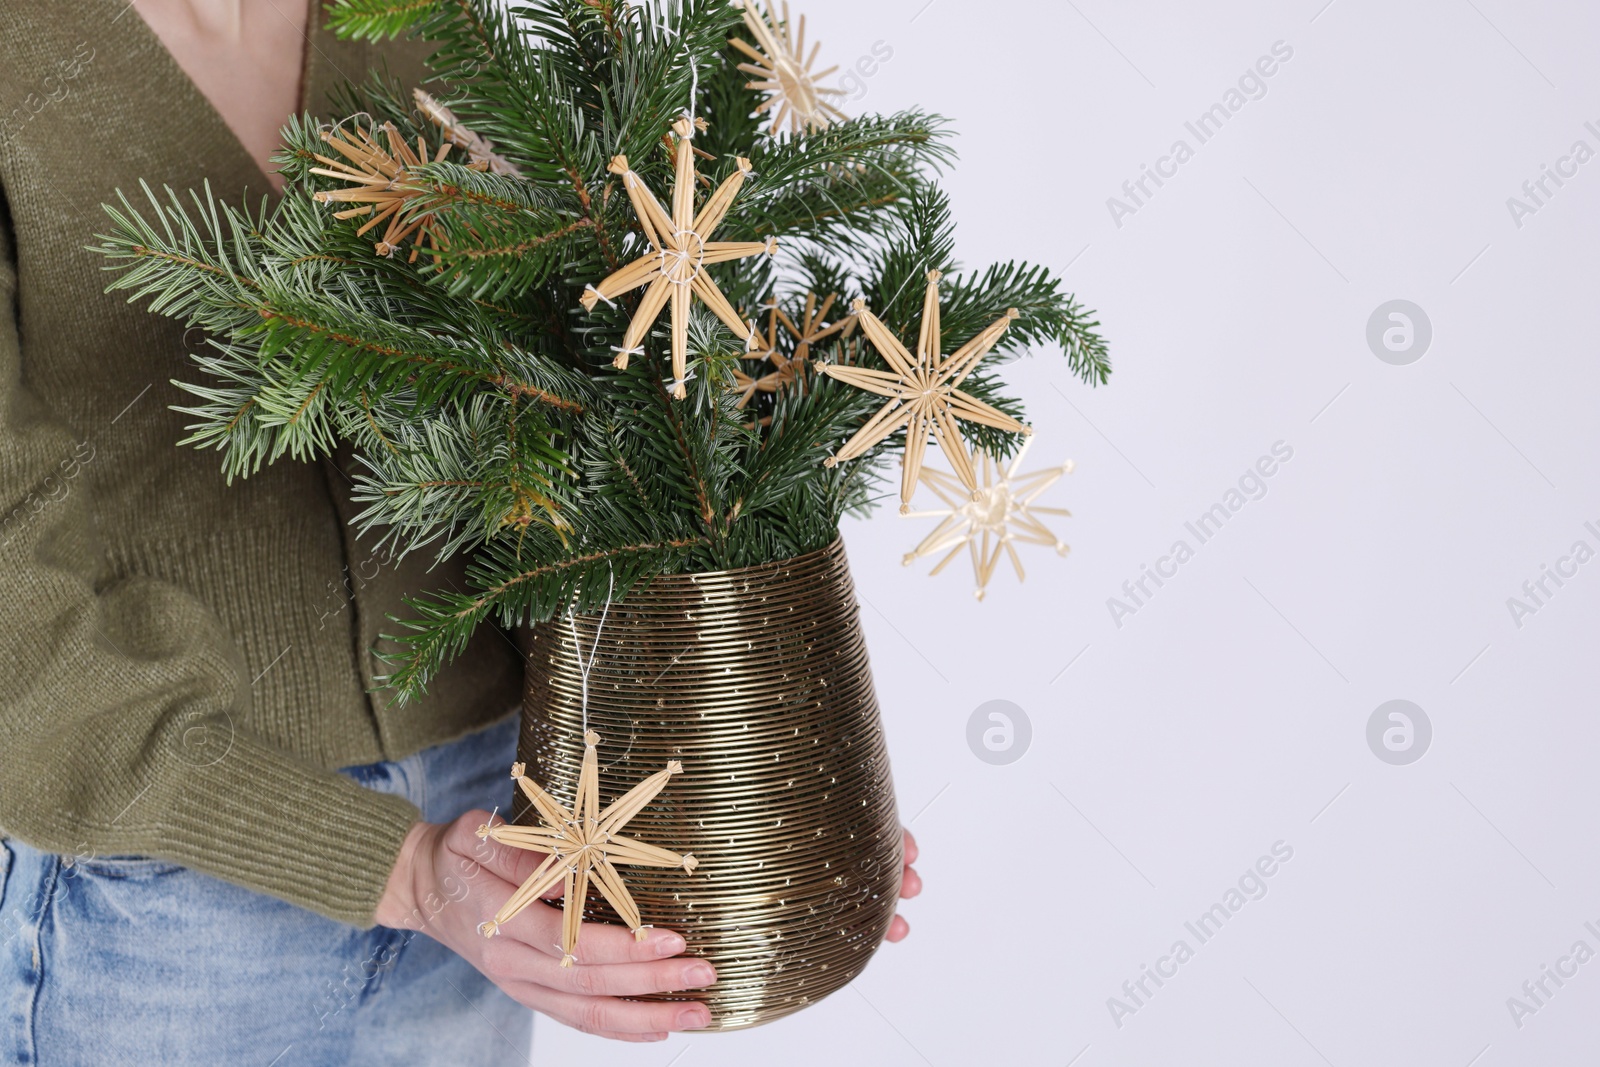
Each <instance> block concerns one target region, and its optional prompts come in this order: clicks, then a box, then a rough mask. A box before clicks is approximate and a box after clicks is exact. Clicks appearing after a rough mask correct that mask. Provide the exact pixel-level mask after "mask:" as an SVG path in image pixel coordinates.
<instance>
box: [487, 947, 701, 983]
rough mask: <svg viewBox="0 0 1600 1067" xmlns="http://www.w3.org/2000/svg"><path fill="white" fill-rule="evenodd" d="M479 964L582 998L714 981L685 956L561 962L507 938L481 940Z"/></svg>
mask: <svg viewBox="0 0 1600 1067" xmlns="http://www.w3.org/2000/svg"><path fill="white" fill-rule="evenodd" d="M580 947H582V946H581V944H580ZM483 963H484V966H485V969H486V970H487V972H488V973H489V974H490V976H491V977H493V978H496V979H503V980H505V981H509V982H531V983H532V984H534V985H538V986H543V987H544V988H546V989H550V990H554V991H556V992H562V993H576V994H578V995H579V996H585V997H601V996H604V997H642V996H648V995H649V994H652V993H676V992H683V991H685V990H691V989H703V988H705V987H706V986H709V985H711V984H713V983H714V982H716V980H717V972H716V969H715V968H713V967H712V966H711V964H709V963H707V962H706V961H705V960H699V959H693V958H690V957H679V958H676V959H668V960H652V961H650V962H648V963H578V964H576V965H574V966H571V967H563V966H561V963H560V961H559V960H558V959H556V958H555V957H554V956H551V955H548V954H546V953H543V952H540V951H538V950H537V949H535V948H534V947H532V946H531V945H524V944H521V943H519V942H516V941H511V940H503V941H496V942H495V943H493V944H490V945H486V946H485V948H484V954H483Z"/></svg>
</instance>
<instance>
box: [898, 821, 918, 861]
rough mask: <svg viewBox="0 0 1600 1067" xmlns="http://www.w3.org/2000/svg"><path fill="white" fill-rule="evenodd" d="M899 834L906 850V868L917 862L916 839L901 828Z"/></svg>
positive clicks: (909, 832) (908, 831)
mask: <svg viewBox="0 0 1600 1067" xmlns="http://www.w3.org/2000/svg"><path fill="white" fill-rule="evenodd" d="M900 833H901V834H902V835H903V836H904V839H905V840H904V844H905V848H906V866H908V867H909V866H911V864H913V863H915V862H917V839H916V838H914V837H912V836H911V831H910V830H907V829H904V828H902V829H901V831H900Z"/></svg>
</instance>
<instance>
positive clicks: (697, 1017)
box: [678, 1005, 711, 1030]
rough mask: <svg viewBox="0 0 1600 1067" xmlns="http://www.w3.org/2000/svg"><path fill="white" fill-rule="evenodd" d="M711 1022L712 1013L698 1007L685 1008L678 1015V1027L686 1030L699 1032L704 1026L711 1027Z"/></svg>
mask: <svg viewBox="0 0 1600 1067" xmlns="http://www.w3.org/2000/svg"><path fill="white" fill-rule="evenodd" d="M710 1022H711V1013H710V1012H709V1011H707V1010H706V1009H705V1008H702V1007H700V1006H698V1005H697V1006H695V1007H693V1008H684V1009H683V1010H682V1011H680V1012H679V1013H678V1025H679V1026H681V1027H683V1028H684V1029H685V1030H698V1029H700V1027H702V1026H707V1025H709V1024H710Z"/></svg>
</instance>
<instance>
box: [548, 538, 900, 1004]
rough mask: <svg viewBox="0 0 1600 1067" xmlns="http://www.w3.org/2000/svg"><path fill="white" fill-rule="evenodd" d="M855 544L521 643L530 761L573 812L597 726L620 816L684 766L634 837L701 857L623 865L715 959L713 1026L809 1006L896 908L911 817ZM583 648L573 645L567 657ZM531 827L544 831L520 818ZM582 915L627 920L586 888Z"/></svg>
mask: <svg viewBox="0 0 1600 1067" xmlns="http://www.w3.org/2000/svg"><path fill="white" fill-rule="evenodd" d="M859 614H860V608H859V606H858V605H857V603H856V597H855V587H854V585H853V584H852V583H851V581H850V571H849V568H848V566H847V564H846V562H845V553H844V545H843V543H842V542H841V541H835V542H834V543H833V544H832V545H830V546H829V547H827V548H825V549H822V550H820V551H817V552H812V553H809V554H807V555H804V556H799V557H797V558H795V559H790V560H785V561H783V562H781V563H772V564H764V565H762V566H758V567H745V568H741V569H738V570H731V571H720V572H715V573H705V574H684V575H673V576H669V577H662V578H657V579H655V580H654V581H653V582H651V583H650V584H649V585H648V586H646V587H644V588H642V589H640V590H637V591H635V592H634V593H632V594H631V595H629V596H628V597H627V598H626V599H624V600H622V601H619V602H618V603H615V604H613V605H611V607H610V610H609V611H608V612H607V613H606V616H605V622H604V628H603V629H602V627H601V614H600V613H599V612H595V613H592V614H588V615H582V616H578V617H576V618H575V619H573V620H571V621H570V622H569V621H568V620H567V619H566V618H559V619H557V620H555V621H552V622H550V623H546V624H543V625H540V626H537V627H534V628H532V629H531V630H529V631H527V632H526V634H525V637H524V641H525V649H526V651H527V653H528V674H527V692H526V699H525V703H524V711H523V720H522V721H523V726H522V737H521V743H520V746H519V747H520V758H521V759H522V761H523V762H525V763H527V765H528V767H529V773H530V774H531V775H532V776H533V777H534V778H535V779H537V780H538V781H539V782H540V783H541V784H542V785H544V786H545V788H546V789H548V790H549V791H550V792H551V793H553V794H555V796H556V797H557V798H558V799H560V800H561V801H562V802H563V803H566V804H569V805H570V804H571V803H572V801H573V799H574V793H575V791H576V789H575V787H576V785H577V780H578V771H579V767H580V762H581V760H582V756H583V740H582V738H583V693H584V678H583V671H582V669H581V667H580V658H579V654H580V650H581V654H582V657H583V659H582V661H581V662H583V663H587V662H588V661H589V657H590V656H591V655H592V656H593V666H592V667H591V668H590V669H589V676H588V726H589V729H591V730H594V731H596V732H597V733H599V734H600V736H601V739H602V740H601V744H600V750H599V755H600V798H601V803H602V804H605V803H609V802H610V801H611V800H613V799H615V798H616V797H617V796H620V795H621V794H622V793H623V792H625V791H626V790H627V789H628V788H629V787H631V786H632V785H633V784H634V783H636V782H638V781H639V780H641V779H642V778H644V777H645V776H646V775H648V774H651V773H654V772H655V771H658V770H660V769H661V768H663V767H665V766H666V765H667V761H668V760H674V759H676V760H681V761H682V762H683V773H681V774H678V775H675V776H673V778H672V779H671V780H670V781H669V782H668V784H667V786H666V788H665V789H663V790H662V791H661V793H660V794H659V795H658V796H657V798H656V799H655V801H654V802H653V803H652V804H650V805H649V806H648V807H647V808H646V809H645V810H644V811H643V812H641V813H640V814H638V815H636V816H635V817H634V818H633V820H632V821H631V822H629V824H628V835H629V836H630V837H634V838H637V839H639V840H642V841H647V842H650V843H652V844H656V845H660V846H662V847H664V848H669V849H672V850H674V851H677V852H692V853H694V855H695V858H696V859H698V860H699V865H698V866H697V867H696V869H695V871H694V873H692V874H689V873H686V872H684V871H682V870H675V869H655V868H649V867H625V868H623V875H624V877H625V879H626V881H627V884H628V887H629V890H630V891H631V892H632V894H633V898H634V900H635V901H636V902H637V903H638V905H639V910H640V913H641V914H642V915H643V916H644V921H645V922H646V923H649V924H652V925H655V926H661V927H666V928H670V929H673V930H677V931H679V932H680V933H682V934H683V936H684V938H685V939H686V940H687V942H688V953H689V954H690V955H693V956H699V957H702V958H704V959H707V960H710V961H711V963H712V964H713V965H714V966H715V967H716V968H717V983H716V985H714V986H712V987H711V988H710V989H709V990H696V991H690V992H686V993H683V994H663V995H661V996H659V997H657V998H655V999H665V1000H690V999H693V1000H702V1001H704V1002H705V1003H706V1004H707V1005H708V1006H709V1007H710V1009H711V1026H710V1029H713V1030H736V1029H742V1028H745V1027H750V1026H756V1025H759V1024H761V1023H764V1022H769V1021H771V1020H773V1019H776V1018H779V1017H781V1016H784V1015H788V1014H790V1013H791V1012H795V1011H799V1010H800V1009H801V1008H803V1007H805V1006H806V1005H808V1004H811V1003H813V1002H815V1001H817V1000H819V999H821V998H822V997H824V996H827V995H828V994H829V993H831V992H833V991H834V990H836V989H838V988H840V987H841V986H843V985H845V984H846V983H847V982H849V981H850V980H851V979H852V978H854V977H855V976H856V975H857V974H859V973H860V972H861V969H862V968H863V967H865V966H866V964H867V960H868V959H870V958H871V956H872V953H873V952H874V951H875V950H876V949H877V947H878V945H879V943H880V942H881V941H882V940H883V935H884V933H885V932H886V931H887V930H888V927H889V920H890V919H892V918H893V917H894V911H895V902H896V900H897V899H898V897H899V895H900V872H901V867H902V862H903V861H902V852H901V836H900V823H899V818H898V816H897V814H896V811H895V800H894V787H893V783H892V782H891V780H890V775H889V758H888V752H887V749H886V748H885V745H884V736H883V726H882V723H881V722H880V721H879V717H878V703H877V698H876V696H875V695H874V694H873V689H872V675H871V671H870V669H869V667H868V664H867V650H866V644H865V641H864V640H863V637H862V633H861V623H860V618H859ZM574 638H576V646H575V645H574ZM522 818H523V819H524V820H527V821H537V820H536V818H535V817H534V816H532V815H531V814H529V813H523V815H522ZM585 916H586V917H587V918H589V919H592V920H597V921H609V922H615V921H617V918H616V914H615V913H614V912H613V911H612V910H611V909H610V907H609V906H608V905H607V904H606V903H605V901H604V900H602V899H601V898H600V896H599V894H598V893H597V892H594V891H593V890H591V893H590V897H589V899H588V900H587V901H586V906H585Z"/></svg>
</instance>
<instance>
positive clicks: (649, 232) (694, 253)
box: [582, 118, 778, 400]
mask: <svg viewBox="0 0 1600 1067" xmlns="http://www.w3.org/2000/svg"><path fill="white" fill-rule="evenodd" d="M672 129H673V132H674V133H676V134H677V135H678V141H677V146H676V153H677V154H676V168H677V169H676V174H675V177H674V182H673V188H672V212H671V214H668V213H667V211H666V210H665V209H663V208H662V206H661V204H660V203H659V202H658V201H657V200H656V198H655V195H654V194H653V193H651V192H650V189H649V187H648V186H646V185H645V183H644V181H643V179H641V178H640V177H639V175H638V174H636V173H634V171H633V170H632V169H631V168H630V167H629V166H628V157H627V156H617V157H615V158H614V159H612V161H611V165H610V166H609V167H608V168H607V169H608V170H610V171H611V173H612V174H616V175H620V176H621V178H622V184H623V186H624V187H625V188H626V189H627V190H628V198H629V199H630V200H631V201H633V210H634V213H635V214H636V215H637V216H638V218H639V225H640V227H641V228H642V229H643V230H644V235H645V238H646V239H647V240H648V241H649V242H650V251H649V252H646V253H645V254H644V255H642V256H640V257H639V258H638V259H636V260H634V261H633V262H632V263H630V264H628V265H627V266H625V267H623V268H622V269H621V270H618V271H616V272H615V273H614V274H612V275H611V276H610V277H608V278H606V279H605V281H603V282H601V283H600V284H599V285H597V286H596V285H591V286H589V287H588V288H587V289H585V290H584V293H583V297H582V302H583V306H584V307H585V308H586V309H587V310H590V311H593V310H594V306H595V304H596V303H598V302H599V301H601V300H604V301H605V302H606V303H608V304H609V303H611V302H612V301H613V300H614V299H615V298H616V297H618V296H620V295H621V294H623V293H625V292H628V291H629V290H631V289H637V288H639V287H640V286H646V287H647V288H646V289H645V291H644V296H643V297H642V298H641V299H640V301H639V307H638V309H637V310H636V311H635V312H634V313H633V318H632V320H631V321H630V322H629V323H628V331H627V333H626V334H625V335H624V336H623V338H622V346H621V347H620V348H618V349H617V357H616V359H615V360H614V361H613V362H614V363H615V365H616V366H617V368H618V369H625V368H626V367H627V366H628V357H629V356H635V355H643V354H644V347H643V343H644V339H645V335H646V334H648V333H649V332H650V327H651V326H653V325H654V324H655V321H656V318H657V316H659V315H660V314H661V310H662V308H664V307H666V306H667V304H668V302H669V301H670V302H671V304H672V312H671V313H672V381H671V385H672V395H673V396H674V397H676V398H678V399H679V400H682V399H683V398H684V397H685V396H686V395H687V390H686V389H685V386H684V382H685V374H686V371H687V365H688V350H689V311H690V307H691V305H692V303H693V298H694V297H699V298H700V301H701V303H703V304H705V306H706V307H708V308H710V309H711V312H712V313H713V314H714V315H716V316H717V318H719V319H721V320H722V321H723V322H724V323H725V324H727V327H728V328H729V329H730V330H732V331H733V334H734V336H735V337H737V338H738V339H739V340H741V341H743V342H745V344H746V345H749V346H753V345H755V344H757V343H759V338H758V337H757V335H756V332H755V330H754V329H753V328H752V327H751V325H750V324H749V323H748V322H745V321H744V320H743V319H741V318H740V317H739V313H738V312H736V311H735V310H734V309H733V305H732V304H730V303H728V298H727V297H726V296H724V295H723V294H722V290H721V289H719V288H717V283H716V282H714V281H712V280H711V275H709V274H707V273H706V271H705V268H706V267H707V266H709V265H711V264H713V263H728V262H731V261H732V260H736V259H745V258H747V257H749V256H757V255H761V254H762V253H767V254H768V255H770V254H772V253H773V252H775V251H776V250H777V246H778V239H777V238H776V237H769V238H767V239H766V240H765V241H713V240H711V239H710V238H711V235H712V234H713V233H715V232H716V229H717V227H718V226H720V225H721V224H722V220H723V219H724V218H726V217H727V214H728V209H729V208H730V207H732V206H733V201H734V198H735V197H736V196H738V195H739V189H740V188H741V187H742V186H743V185H744V181H745V178H747V177H749V175H750V174H751V173H752V170H751V167H750V161H749V160H748V159H744V158H742V157H741V158H740V159H739V160H738V168H737V169H736V170H735V171H734V172H733V174H732V175H730V176H729V177H728V179H727V180H726V181H724V182H723V183H722V184H721V185H720V186H718V187H717V190H716V192H714V193H712V194H711V197H710V199H709V200H707V201H706V203H705V205H704V206H703V207H702V208H701V209H700V212H699V214H696V213H695V209H694V193H695V180H696V177H697V175H696V173H695V166H694V140H693V139H694V130H695V127H694V123H692V122H690V120H689V119H688V118H680V119H678V120H677V121H676V122H674V123H673V124H672Z"/></svg>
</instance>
